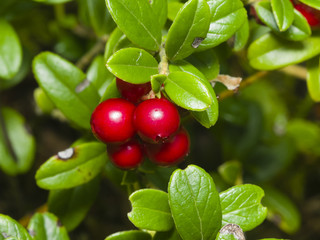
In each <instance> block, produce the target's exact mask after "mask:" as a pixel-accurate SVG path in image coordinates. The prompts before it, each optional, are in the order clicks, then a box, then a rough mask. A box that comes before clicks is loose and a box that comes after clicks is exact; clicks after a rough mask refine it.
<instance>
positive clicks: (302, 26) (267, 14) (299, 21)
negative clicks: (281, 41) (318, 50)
mask: <svg viewBox="0 0 320 240" xmlns="http://www.w3.org/2000/svg"><path fill="white" fill-rule="evenodd" d="M256 11H257V14H258V16H259V18H260V20H261V21H262V22H263V23H265V24H266V25H267V26H269V27H270V28H271V29H272V30H273V31H274V33H275V34H277V35H279V36H280V37H282V38H285V39H288V40H292V41H301V40H304V39H306V38H307V37H308V36H310V35H311V29H310V26H309V24H308V22H307V20H306V19H305V17H304V16H303V15H302V14H301V13H300V12H299V11H297V10H294V20H293V23H292V25H291V26H290V27H289V28H288V30H287V31H284V32H280V30H279V28H278V26H277V23H276V19H275V18H274V15H273V12H272V7H271V3H270V2H269V1H261V2H259V3H258V4H257V5H256Z"/></svg>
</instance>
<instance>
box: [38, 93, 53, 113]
mask: <svg viewBox="0 0 320 240" xmlns="http://www.w3.org/2000/svg"><path fill="white" fill-rule="evenodd" d="M33 97H34V100H35V102H36V104H37V106H38V108H39V109H40V111H41V112H42V113H45V114H50V113H51V112H52V111H53V109H54V108H55V106H54V104H53V102H52V101H51V100H50V99H49V98H48V96H47V94H46V93H45V92H44V91H43V90H42V89H41V88H36V89H35V90H34V92H33Z"/></svg>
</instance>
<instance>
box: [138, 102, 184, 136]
mask: <svg viewBox="0 0 320 240" xmlns="http://www.w3.org/2000/svg"><path fill="white" fill-rule="evenodd" d="M133 122H134V126H135V128H136V129H137V132H138V134H139V135H140V137H142V138H143V139H145V140H151V141H153V142H159V141H165V140H167V139H168V138H169V137H170V136H171V135H172V134H174V133H175V132H176V131H177V130H178V129H179V124H180V116H179V113H178V110H177V108H176V107H175V105H174V104H173V103H171V102H169V101H168V100H166V99H164V98H161V99H158V98H154V99H149V100H146V101H144V102H142V103H140V104H139V105H138V107H137V108H136V110H135V112H134V120H133Z"/></svg>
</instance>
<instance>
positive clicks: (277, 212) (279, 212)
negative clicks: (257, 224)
mask: <svg viewBox="0 0 320 240" xmlns="http://www.w3.org/2000/svg"><path fill="white" fill-rule="evenodd" d="M264 190H265V193H266V196H265V198H264V199H263V204H264V205H265V206H266V207H267V208H268V220H270V221H272V222H274V223H275V224H276V225H278V226H279V227H280V229H281V230H283V231H284V232H286V233H288V234H294V233H295V232H296V231H298V230H299V228H300V225H301V216H300V213H299V211H298V209H297V207H296V206H295V205H294V204H293V203H292V201H291V200H290V198H288V197H287V196H286V195H284V194H283V193H281V192H280V191H278V190H276V189H275V188H271V187H264Z"/></svg>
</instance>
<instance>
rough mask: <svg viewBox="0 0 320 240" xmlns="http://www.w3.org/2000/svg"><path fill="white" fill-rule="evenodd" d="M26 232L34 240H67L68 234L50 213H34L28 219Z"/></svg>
mask: <svg viewBox="0 0 320 240" xmlns="http://www.w3.org/2000/svg"><path fill="white" fill-rule="evenodd" d="M28 231H29V233H30V234H31V235H32V237H33V239H34V240H56V239H59V240H68V239H70V238H69V236H68V232H67V230H66V228H65V227H64V226H62V225H61V224H60V222H59V221H58V218H57V217H56V216H55V215H53V214H52V213H36V214H35V215H33V217H32V218H31V219H30V222H29V225H28Z"/></svg>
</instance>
